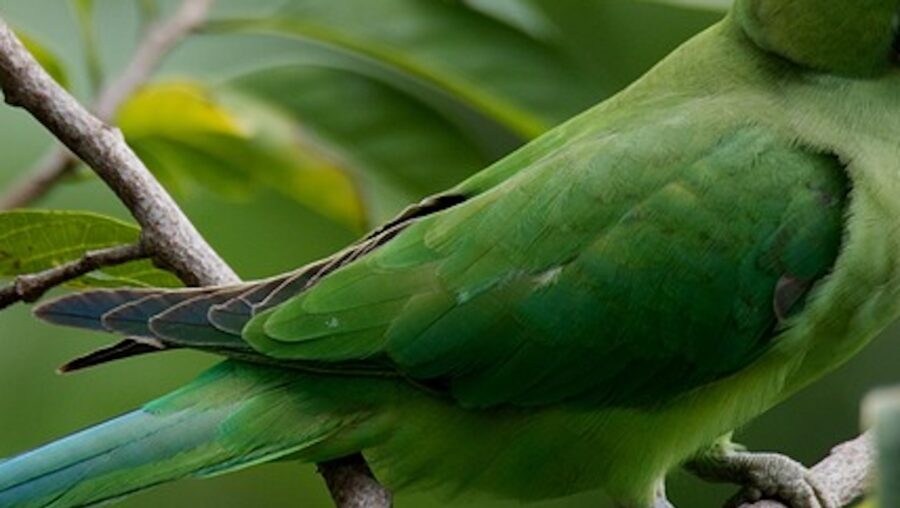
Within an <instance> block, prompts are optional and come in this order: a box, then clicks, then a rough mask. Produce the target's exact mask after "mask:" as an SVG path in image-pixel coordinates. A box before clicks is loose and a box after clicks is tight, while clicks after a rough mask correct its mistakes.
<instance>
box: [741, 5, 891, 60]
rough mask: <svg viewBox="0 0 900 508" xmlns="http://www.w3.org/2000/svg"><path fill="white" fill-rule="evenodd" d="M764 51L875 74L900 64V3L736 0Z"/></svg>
mask: <svg viewBox="0 0 900 508" xmlns="http://www.w3.org/2000/svg"><path fill="white" fill-rule="evenodd" d="M733 13H734V16H735V18H736V20H737V22H738V24H739V25H740V26H741V27H742V28H743V30H744V31H745V32H746V33H747V35H748V36H750V38H751V39H752V40H753V41H754V42H755V43H756V44H757V45H758V46H760V47H761V48H763V49H764V50H766V51H770V52H773V53H776V54H778V55H779V56H781V57H783V58H786V59H788V60H790V61H792V62H794V63H796V64H799V65H802V66H804V67H808V68H811V69H815V70H819V71H826V72H832V73H837V74H845V75H857V76H861V75H873V74H880V73H882V72H886V71H887V70H888V69H890V68H892V67H893V68H897V66H898V65H900V31H898V27H900V0H737V1H736V2H735V6H734V12H733Z"/></svg>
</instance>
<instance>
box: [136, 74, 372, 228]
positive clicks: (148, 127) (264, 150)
mask: <svg viewBox="0 0 900 508" xmlns="http://www.w3.org/2000/svg"><path fill="white" fill-rule="evenodd" d="M118 123H119V125H120V126H121V128H122V131H123V132H124V133H125V136H126V138H127V139H128V142H129V143H130V144H131V145H132V147H134V149H135V151H136V152H137V153H138V155H140V156H141V158H142V159H143V160H144V161H145V162H146V163H147V165H148V167H149V168H150V169H151V170H152V171H153V172H154V173H155V174H156V175H157V176H158V177H159V178H160V179H161V180H163V181H164V182H165V183H166V184H167V185H168V186H169V187H170V188H174V189H175V190H177V191H179V192H182V193H184V192H187V191H188V190H189V188H190V187H191V186H198V185H199V186H202V187H206V188H210V189H212V190H214V191H216V192H218V193H220V194H222V195H225V196H227V197H231V198H235V199H241V198H247V197H249V196H251V195H253V194H254V193H255V192H256V191H258V190H259V189H260V188H263V187H270V188H272V189H275V190H277V191H278V192H281V193H282V194H284V195H286V196H288V197H290V198H292V199H294V200H296V201H298V202H300V203H302V204H304V205H305V206H308V207H309V208H311V209H313V210H315V211H317V212H319V213H321V214H323V215H325V216H326V217H329V218H331V219H333V220H335V221H337V222H339V223H341V224H344V225H346V226H349V227H351V228H353V229H356V230H361V229H362V228H363V226H364V220H365V216H364V210H363V207H362V203H361V201H360V198H359V194H358V192H357V188H356V184H355V182H354V181H353V179H352V177H351V175H350V174H348V173H347V172H345V171H344V168H342V167H341V166H340V165H339V164H336V163H335V162H334V161H333V160H331V159H330V158H329V157H328V156H327V154H322V153H319V152H318V151H316V147H315V146H309V143H305V141H304V137H303V135H302V132H301V131H300V130H299V129H298V127H297V125H296V124H295V123H294V122H293V120H292V119H291V118H290V117H289V116H287V115H285V114H283V113H281V112H279V111H278V110H277V109H275V108H273V107H272V106H270V105H268V104H264V103H262V102H261V101H258V100H254V99H252V98H250V97H247V96H243V95H241V94H239V93H236V92H233V91H229V90H227V89H215V90H214V89H211V88H209V87H206V86H204V85H202V84H200V83H196V82H187V81H184V82H169V83H162V84H157V85H153V86H149V87H146V88H144V89H143V90H142V91H141V92H139V93H138V94H137V95H136V96H134V97H133V98H131V99H130V100H129V101H128V102H127V103H126V104H124V105H123V107H122V108H121V110H120V112H119V117H118Z"/></svg>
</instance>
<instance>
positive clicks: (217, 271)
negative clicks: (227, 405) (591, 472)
mask: <svg viewBox="0 0 900 508" xmlns="http://www.w3.org/2000/svg"><path fill="white" fill-rule="evenodd" d="M0 88H2V90H3V93H4V95H5V99H6V102H7V103H9V104H10V105H13V106H19V107H22V108H25V109H26V110H28V111H29V112H30V113H31V114H32V116H34V117H35V118H36V119H37V120H38V121H39V122H41V123H42V124H43V125H44V126H45V127H47V129H48V130H49V131H50V132H52V133H53V134H54V135H55V136H56V137H57V138H58V139H59V140H60V141H62V142H63V144H65V145H66V146H67V147H68V148H69V149H70V150H71V151H72V152H73V153H75V154H76V155H78V157H80V158H81V160H83V161H84V162H85V163H87V164H88V165H89V166H90V167H91V168H93V170H94V171H95V172H96V173H97V174H98V175H99V176H100V178H102V179H103V180H104V181H105V182H106V184H107V185H108V186H109V187H110V189H112V190H113V192H115V193H116V195H117V196H118V197H119V199H120V200H121V201H122V203H123V204H124V205H125V206H126V207H127V208H128V209H129V211H130V212H131V214H132V216H134V218H135V220H137V222H138V223H139V224H140V225H141V227H142V240H143V246H144V248H145V249H146V250H147V253H148V254H150V255H151V256H152V257H154V259H155V260H156V261H157V262H159V263H161V264H163V265H165V266H167V267H169V268H171V269H172V271H173V272H175V274H176V275H178V277H179V278H181V280H182V281H184V282H185V283H186V284H188V285H221V284H235V283H238V282H239V281H240V279H239V278H238V276H237V275H236V274H235V273H234V272H233V271H232V270H231V268H230V267H229V266H228V265H227V264H225V262H224V261H223V260H222V259H221V258H220V257H219V255H218V254H216V252H215V251H213V250H212V248H211V247H210V246H209V245H208V244H207V243H206V240H204V239H203V237H202V236H200V234H199V233H198V232H197V230H196V228H195V227H194V225H193V224H192V223H191V222H190V221H189V220H188V218H187V217H186V216H185V215H184V213H183V212H182V211H181V209H180V208H178V205H177V204H176V203H175V201H174V200H173V199H172V197H171V196H169V194H168V193H166V191H165V189H163V188H162V186H161V185H160V184H159V182H157V181H156V179H155V178H153V175H151V174H150V172H149V171H148V170H147V168H146V166H144V163H143V162H141V160H140V159H139V158H138V157H137V155H135V153H134V151H132V150H131V148H130V147H129V146H128V145H127V144H126V143H125V139H124V137H123V136H122V133H121V131H119V130H118V129H116V128H114V127H111V126H110V125H107V124H106V123H104V122H102V121H101V120H100V119H98V118H97V117H95V116H93V115H91V113H89V112H88V111H87V110H86V109H85V108H84V107H83V106H81V104H79V103H78V101H76V100H75V99H74V98H73V97H72V96H71V95H69V93H68V92H66V91H65V90H64V89H63V88H61V87H60V86H59V85H58V84H57V83H56V82H55V81H53V79H52V78H51V77H50V76H49V75H47V73H46V72H45V71H44V69H43V68H42V67H41V66H40V65H39V64H38V63H37V62H36V61H35V60H34V58H33V57H32V56H31V55H30V54H29V53H28V51H27V50H26V49H25V47H24V46H22V43H21V41H19V40H18V38H16V36H15V35H14V34H13V32H12V30H11V29H10V28H9V26H7V25H6V23H5V22H3V20H0ZM320 471H321V473H322V475H323V476H324V477H325V478H326V481H327V483H328V485H329V487H330V488H331V489H332V490H331V494H332V497H333V498H334V499H335V501H336V502H337V503H339V504H338V506H339V507H340V508H357V507H361V506H365V507H368V508H384V507H389V506H390V505H391V495H390V493H389V492H388V491H387V490H386V489H384V488H383V487H381V486H380V485H378V484H377V482H375V481H374V480H373V479H372V476H371V474H369V470H368V466H367V465H366V464H365V460H364V459H363V458H362V456H361V455H359V454H356V455H353V456H350V457H347V458H345V459H342V460H340V461H337V462H329V463H324V464H321V465H320ZM347 478H353V480H352V481H348V480H347ZM360 486H366V488H365V489H361V488H360ZM376 492H377V494H375V493H376Z"/></svg>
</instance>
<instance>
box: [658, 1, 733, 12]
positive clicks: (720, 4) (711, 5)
mask: <svg viewBox="0 0 900 508" xmlns="http://www.w3.org/2000/svg"><path fill="white" fill-rule="evenodd" d="M640 1H642V2H655V3H659V4H668V5H674V6H676V7H688V8H691V9H704V10H711V11H727V10H728V9H730V8H731V3H732V1H731V0H640Z"/></svg>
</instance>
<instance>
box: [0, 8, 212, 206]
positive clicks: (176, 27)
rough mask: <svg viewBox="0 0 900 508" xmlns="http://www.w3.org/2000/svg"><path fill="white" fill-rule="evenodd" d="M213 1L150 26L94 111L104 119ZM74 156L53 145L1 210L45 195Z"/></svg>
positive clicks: (198, 24)
mask: <svg viewBox="0 0 900 508" xmlns="http://www.w3.org/2000/svg"><path fill="white" fill-rule="evenodd" d="M214 3H215V0H184V1H183V2H182V3H181V5H180V6H179V8H178V9H177V10H176V11H175V12H174V13H173V14H172V16H170V17H169V18H167V19H165V20H163V21H160V22H157V23H155V24H153V25H151V26H150V27H149V28H148V30H147V34H146V36H145V37H144V38H143V40H142V41H141V42H140V43H139V44H138V47H137V49H136V50H135V53H134V58H133V59H132V60H131V61H130V63H129V64H128V65H127V66H126V67H125V69H124V70H123V71H122V73H121V75H119V77H118V78H117V79H116V80H114V81H113V82H112V83H110V84H109V85H108V86H106V87H105V88H104V89H103V91H102V92H101V93H100V95H99V96H98V98H97V102H96V104H95V106H94V112H95V114H96V115H97V118H99V119H100V120H102V121H104V122H109V121H110V120H112V118H113V116H114V115H115V114H116V111H117V110H118V109H119V107H120V106H121V105H122V103H123V102H124V101H126V100H127V99H128V98H129V97H130V96H131V95H132V94H134V92H135V91H137V90H138V89H139V88H140V87H141V86H142V85H143V84H144V83H146V82H147V81H148V80H149V79H150V76H151V75H152V74H153V72H154V71H155V70H156V68H157V67H159V64H160V63H161V62H162V60H163V58H165V56H166V55H167V54H168V53H169V52H170V51H171V50H172V49H173V48H174V47H175V46H177V45H178V44H179V43H180V42H181V41H183V40H184V39H185V37H187V36H188V35H190V34H191V33H192V32H194V31H195V30H197V29H198V28H200V27H201V26H202V25H203V24H204V23H205V22H206V19H207V17H208V15H209V11H210V9H211V8H212V5H213V4H214ZM76 163H77V159H76V158H75V157H74V156H73V155H72V153H71V152H70V151H69V150H67V149H66V148H65V147H61V146H60V147H55V148H53V149H52V150H51V151H50V152H49V153H48V154H47V155H46V156H45V157H44V158H43V159H42V160H41V161H40V162H39V163H38V164H37V165H36V166H35V167H34V168H33V169H32V170H31V171H29V172H28V173H26V175H25V176H24V177H23V178H22V179H21V180H19V181H18V182H17V183H15V184H13V187H12V190H11V191H9V192H8V193H7V194H6V195H5V196H4V197H3V198H0V210H9V209H12V208H19V207H22V206H25V205H27V204H28V203H31V202H33V201H34V200H36V199H39V198H41V197H42V196H44V195H45V194H46V193H47V192H48V191H49V190H50V189H52V188H53V186H54V185H56V184H57V183H58V182H59V181H60V180H61V179H62V178H63V177H65V176H66V175H67V174H68V173H69V172H70V171H72V169H74V168H75V167H76V165H77V164H76Z"/></svg>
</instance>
